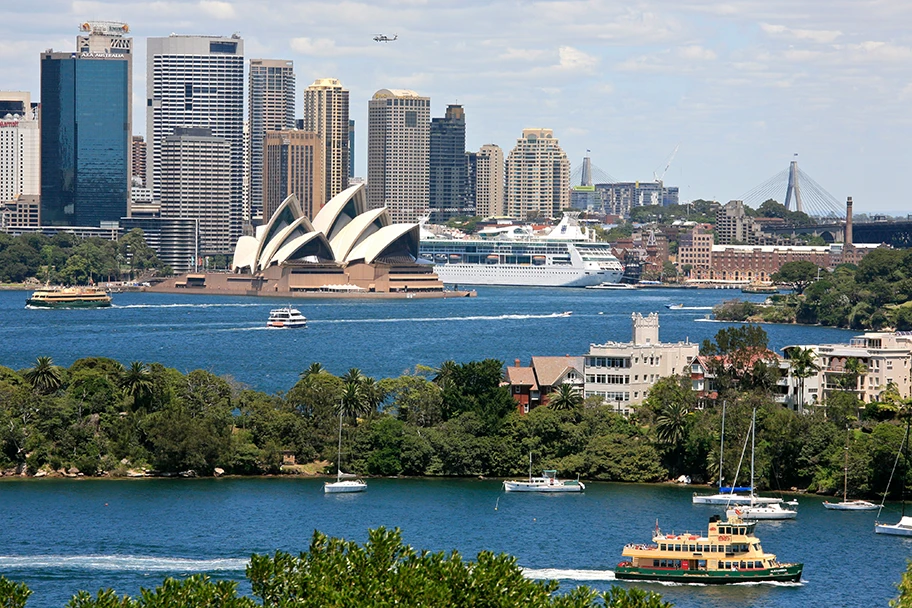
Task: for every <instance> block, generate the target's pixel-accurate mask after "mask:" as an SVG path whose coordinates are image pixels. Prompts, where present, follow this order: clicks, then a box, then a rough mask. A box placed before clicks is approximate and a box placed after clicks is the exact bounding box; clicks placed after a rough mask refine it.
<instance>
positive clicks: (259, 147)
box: [244, 59, 295, 220]
mask: <svg viewBox="0 0 912 608" xmlns="http://www.w3.org/2000/svg"><path fill="white" fill-rule="evenodd" d="M248 96H249V97H248V101H247V111H248V121H249V122H250V143H249V146H250V147H249V149H248V157H249V160H248V162H249V163H250V190H249V193H248V197H249V205H250V216H249V217H257V216H261V215H263V146H264V144H265V141H266V133H267V132H268V131H281V130H282V129H293V128H294V126H295V74H294V62H293V61H288V60H285V59H251V60H250V75H249V86H248ZM244 219H245V220H247V219H249V218H248V217H245V218H244Z"/></svg>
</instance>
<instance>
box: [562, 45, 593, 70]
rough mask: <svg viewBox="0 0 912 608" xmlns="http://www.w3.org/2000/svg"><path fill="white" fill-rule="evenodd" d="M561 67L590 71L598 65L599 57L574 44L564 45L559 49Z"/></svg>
mask: <svg viewBox="0 0 912 608" xmlns="http://www.w3.org/2000/svg"><path fill="white" fill-rule="evenodd" d="M558 55H559V57H560V67H561V69H564V70H571V71H580V72H588V71H591V70H592V69H594V68H595V66H597V65H598V57H595V56H594V55H589V54H587V53H584V52H583V51H581V50H579V49H575V48H573V47H572V46H562V47H560V48H559V49H558Z"/></svg>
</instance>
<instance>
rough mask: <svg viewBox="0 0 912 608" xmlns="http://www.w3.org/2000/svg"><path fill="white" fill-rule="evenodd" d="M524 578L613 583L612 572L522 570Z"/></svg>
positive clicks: (545, 569) (553, 569)
mask: <svg viewBox="0 0 912 608" xmlns="http://www.w3.org/2000/svg"><path fill="white" fill-rule="evenodd" d="M523 574H524V575H525V577H526V578H531V579H534V580H559V581H613V580H617V579H615V578H614V571H613V570H559V569H557V568H523Z"/></svg>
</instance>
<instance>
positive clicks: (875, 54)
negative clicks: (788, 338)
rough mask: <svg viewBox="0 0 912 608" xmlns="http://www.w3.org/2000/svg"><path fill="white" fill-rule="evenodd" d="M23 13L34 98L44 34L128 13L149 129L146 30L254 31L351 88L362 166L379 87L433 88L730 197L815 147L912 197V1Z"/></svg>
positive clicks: (480, 124) (829, 176) (0, 55)
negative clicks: (911, 185) (911, 180)
mask: <svg viewBox="0 0 912 608" xmlns="http://www.w3.org/2000/svg"><path fill="white" fill-rule="evenodd" d="M4 14H5V15H6V23H7V26H6V28H5V29H6V33H5V35H4V37H3V38H2V39H0V90H27V91H30V92H31V93H32V98H33V100H37V99H38V97H39V54H40V53H41V52H42V51H44V50H45V49H48V48H54V49H55V50H58V51H70V50H73V49H74V48H75V47H74V45H75V39H76V35H77V27H78V24H80V23H82V22H84V21H87V20H110V21H123V22H126V23H128V24H129V26H130V30H131V32H132V35H133V37H134V46H135V49H136V51H135V58H134V76H133V78H134V103H133V107H134V111H133V125H134V132H135V133H136V134H143V131H144V129H145V46H146V45H145V38H146V37H147V36H167V35H169V34H171V33H177V34H202V35H225V36H229V35H231V34H233V33H235V32H237V33H239V34H240V36H241V37H242V38H243V39H244V45H245V56H246V57H247V58H265V59H291V60H293V61H294V65H295V72H296V76H297V89H298V93H297V98H298V99H297V103H298V109H299V112H300V108H301V97H302V93H301V92H302V91H303V89H304V88H305V87H306V86H307V85H308V84H310V83H311V82H313V80H315V79H316V78H322V77H334V78H339V79H340V80H341V81H342V83H343V85H344V86H346V87H347V88H348V89H349V90H350V91H351V116H352V118H354V119H355V120H356V122H357V125H356V142H357V143H356V149H355V155H356V157H355V159H356V172H357V173H358V174H359V175H364V174H365V173H366V140H367V137H366V126H367V102H368V100H369V99H370V97H371V95H373V93H374V92H375V91H377V90H378V89H382V88H405V89H413V90H415V91H417V92H418V93H420V94H422V95H425V96H428V97H430V98H431V108H432V114H431V115H432V116H443V113H444V111H445V109H446V105H447V104H448V103H460V104H462V105H463V106H464V107H465V112H466V121H467V134H466V146H467V149H469V150H477V149H478V147H479V146H481V145H482V144H485V143H496V144H498V145H500V146H501V147H503V148H504V149H505V151H507V152H508V151H509V150H510V149H511V148H512V147H513V146H514V145H515V142H516V139H517V138H519V137H520V136H521V135H522V130H523V129H524V128H549V129H553V131H554V135H555V137H557V138H558V139H559V141H560V145H561V147H562V148H563V149H564V150H565V151H566V153H567V155H568V157H569V158H570V161H571V163H572V165H573V166H574V167H577V166H578V165H579V164H581V162H582V158H583V156H585V154H586V153H587V150H589V151H591V152H590V155H591V157H592V163H593V164H594V165H595V166H596V167H597V168H598V169H600V170H601V171H603V172H604V173H605V174H607V175H610V176H611V177H613V178H615V179H617V180H619V181H636V180H639V181H648V180H652V179H654V176H655V174H659V175H661V174H662V173H663V171H665V167H666V164H667V162H668V159H669V157H670V156H671V155H672V152H673V151H674V150H675V149H676V148H677V153H676V154H675V155H674V159H673V160H672V162H671V165H670V166H669V167H668V169H667V172H665V176H664V181H665V183H666V184H667V185H677V186H679V187H680V188H681V199H682V200H692V199H697V198H706V199H715V200H719V201H722V202H725V201H727V200H730V199H736V198H740V197H741V196H742V195H744V194H745V193H747V192H749V191H750V190H752V189H754V188H755V187H756V186H758V185H760V184H762V183H763V182H766V181H767V180H768V179H769V178H770V177H772V176H773V175H775V174H777V173H779V172H780V171H782V170H783V169H785V168H787V166H788V164H789V161H791V160H792V159H793V158H794V155H795V154H798V157H797V159H798V162H799V166H800V167H801V169H802V171H804V172H805V173H807V174H808V175H810V176H811V177H812V178H813V179H814V180H815V181H816V182H817V183H819V184H821V185H822V186H823V187H824V188H825V189H826V190H827V191H828V192H829V193H831V194H832V195H833V197H835V199H836V200H838V201H844V200H845V198H846V197H847V196H852V197H853V198H854V202H855V212H856V213H875V212H880V213H890V214H896V215H899V214H901V215H903V216H905V214H906V213H910V212H912V205H910V203H909V200H908V198H907V194H906V192H907V190H908V187H907V186H906V184H905V182H906V179H907V177H906V176H907V174H906V171H907V170H908V169H909V166H908V165H909V163H910V161H912V155H910V143H909V142H910V141H912V137H910V136H912V117H910V112H909V108H910V105H912V27H909V26H910V25H912V2H908V0H826V1H824V0H718V1H716V2H704V1H699V0H646V1H636V0H631V1H628V2H614V1H607V0H553V1H541V2H535V1H523V0H507V1H502V2H481V1H478V0H458V1H456V2H453V1H443V0H372V1H370V2H359V1H356V0H335V1H332V0H328V1H324V0H320V1H310V0H269V1H268V2H265V1H262V2H254V1H250V0H243V1H242V0H187V1H183V0H153V1H146V2H139V1H135V0H117V1H109V2H104V1H91V0H80V1H75V2H62V1H59V0H42V1H41V2H17V3H13V4H12V5H11V6H7V7H5V9H4ZM380 33H383V34H386V35H388V36H392V35H394V34H398V36H399V38H398V40H396V41H395V42H391V43H377V42H374V41H373V37H374V36H375V35H377V34H380ZM784 197H785V192H784V186H783V193H782V196H780V197H778V198H779V200H780V202H782V201H783V200H784Z"/></svg>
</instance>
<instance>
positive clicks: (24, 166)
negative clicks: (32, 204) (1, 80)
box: [0, 91, 41, 203]
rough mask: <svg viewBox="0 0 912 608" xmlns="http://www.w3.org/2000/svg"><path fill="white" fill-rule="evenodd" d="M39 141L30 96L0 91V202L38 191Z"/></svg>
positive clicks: (22, 92) (18, 92) (39, 178)
mask: <svg viewBox="0 0 912 608" xmlns="http://www.w3.org/2000/svg"><path fill="white" fill-rule="evenodd" d="M40 144H41V139H40V132H39V130H38V121H37V120H36V118H35V113H34V112H33V111H32V104H31V95H30V94H29V93H28V92H25V91H0V203H3V202H7V201H12V200H14V199H16V198H18V197H20V196H23V195H25V196H35V195H37V194H38V193H39V192H40V191H41V177H40V175H41V174H40V169H41V157H40Z"/></svg>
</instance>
